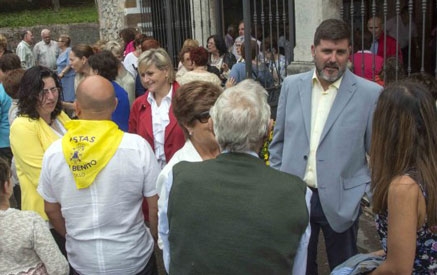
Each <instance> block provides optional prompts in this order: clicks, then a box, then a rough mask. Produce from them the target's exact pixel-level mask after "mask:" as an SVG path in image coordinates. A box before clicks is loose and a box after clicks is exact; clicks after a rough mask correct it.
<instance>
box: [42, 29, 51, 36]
mask: <svg viewBox="0 0 437 275" xmlns="http://www.w3.org/2000/svg"><path fill="white" fill-rule="evenodd" d="M45 33H48V34H51V31H50V30H49V29H43V30H42V31H41V36H43V35H44V34H45Z"/></svg>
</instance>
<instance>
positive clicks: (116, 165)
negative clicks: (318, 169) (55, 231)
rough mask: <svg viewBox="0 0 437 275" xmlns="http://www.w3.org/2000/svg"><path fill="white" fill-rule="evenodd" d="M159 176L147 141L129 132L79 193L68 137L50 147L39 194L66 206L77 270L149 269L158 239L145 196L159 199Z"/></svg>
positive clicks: (69, 246)
mask: <svg viewBox="0 0 437 275" xmlns="http://www.w3.org/2000/svg"><path fill="white" fill-rule="evenodd" d="M158 173H159V166H158V164H157V163H156V160H155V157H154V155H153V151H152V149H151V148H150V146H149V144H148V143H147V141H145V140H144V139H143V138H142V137H140V136H138V135H135V134H129V133H124V136H123V139H122V141H121V143H120V145H119V146H118V149H117V151H116V153H115V154H114V156H113V157H112V159H111V160H110V161H109V162H108V164H107V165H106V167H105V168H103V169H102V170H101V172H100V173H99V174H98V175H97V177H96V179H95V181H94V182H93V183H92V184H91V186H90V187H88V188H85V189H77V188H76V184H75V182H74V179H73V175H72V173H71V171H70V169H69V167H68V165H67V163H66V161H65V158H64V154H63V151H62V139H59V140H57V141H56V142H54V143H53V144H52V145H51V146H50V147H49V148H48V150H47V151H46V153H45V154H44V158H43V163H42V170H41V177H40V182H39V185H38V192H39V194H40V195H41V196H42V197H43V198H44V200H45V201H47V202H50V203H59V204H60V205H61V211H62V216H63V217H64V219H65V226H66V230H67V235H66V240H67V242H66V249H67V254H68V260H69V262H70V264H71V266H72V267H73V268H74V269H75V270H77V271H78V272H79V273H80V274H113V275H119V274H137V273H138V272H140V271H141V270H142V269H144V267H145V266H146V264H147V262H148V261H149V259H150V256H151V254H152V252H153V238H152V236H151V234H150V231H149V229H148V228H147V227H146V226H145V224H144V217H143V213H142V208H141V205H142V202H143V197H151V196H154V195H156V189H155V182H156V178H157V176H158Z"/></svg>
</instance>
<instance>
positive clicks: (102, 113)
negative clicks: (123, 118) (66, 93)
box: [75, 75, 117, 120]
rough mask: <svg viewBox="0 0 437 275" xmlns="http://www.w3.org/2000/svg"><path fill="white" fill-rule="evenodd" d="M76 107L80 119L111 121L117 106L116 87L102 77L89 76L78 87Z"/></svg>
mask: <svg viewBox="0 0 437 275" xmlns="http://www.w3.org/2000/svg"><path fill="white" fill-rule="evenodd" d="M75 105H76V114H77V116H78V117H79V118H80V119H85V120H111V116H112V113H113V112H114V110H115V107H116V106H117V99H116V98H115V92H114V87H113V86H112V84H111V82H109V81H108V80H107V79H105V78H103V77H101V76H98V75H93V76H89V77H87V78H85V79H84V80H83V81H82V82H81V83H80V84H79V86H78V87H77V91H76V102H75Z"/></svg>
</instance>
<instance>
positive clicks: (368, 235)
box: [317, 208, 382, 275]
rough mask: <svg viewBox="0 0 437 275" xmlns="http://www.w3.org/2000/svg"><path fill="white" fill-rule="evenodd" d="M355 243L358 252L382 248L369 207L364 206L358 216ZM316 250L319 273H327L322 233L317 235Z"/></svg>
mask: <svg viewBox="0 0 437 275" xmlns="http://www.w3.org/2000/svg"><path fill="white" fill-rule="evenodd" d="M357 245H358V251H359V252H360V253H368V252H373V251H376V250H380V249H382V248H381V245H380V242H379V236H378V232H376V227H375V220H374V217H373V214H372V213H371V210H370V209H369V208H365V209H364V210H363V213H362V214H361V216H360V227H359V230H358V242H357ZM318 251H319V253H318V259H317V262H318V263H319V274H320V275H326V274H329V273H330V271H329V265H328V259H327V256H326V250H325V243H324V241H323V235H322V233H321V234H320V236H319V248H318Z"/></svg>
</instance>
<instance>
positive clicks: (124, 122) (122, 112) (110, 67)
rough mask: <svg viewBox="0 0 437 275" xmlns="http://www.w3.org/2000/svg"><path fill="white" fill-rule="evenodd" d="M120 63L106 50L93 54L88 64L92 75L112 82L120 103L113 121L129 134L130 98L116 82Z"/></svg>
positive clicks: (113, 115) (113, 114)
mask: <svg viewBox="0 0 437 275" xmlns="http://www.w3.org/2000/svg"><path fill="white" fill-rule="evenodd" d="M119 62H120V60H118V59H117V58H116V57H115V56H114V55H113V54H112V53H111V52H110V51H106V50H104V51H101V52H99V53H96V54H93V55H92V56H90V58H89V59H88V64H89V65H90V67H91V75H100V76H102V77H104V78H106V79H108V80H109V81H111V83H112V86H113V87H114V91H115V96H116V97H117V101H118V103H117V107H116V108H115V110H114V113H112V121H114V122H115V123H116V124H117V125H118V127H119V128H120V129H121V130H123V131H125V132H127V131H128V128H129V126H128V123H129V114H130V105H129V98H128V95H127V92H126V90H125V89H123V88H122V87H121V86H120V85H118V84H117V83H116V82H115V78H116V77H117V74H118V69H117V68H118V63H119Z"/></svg>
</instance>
